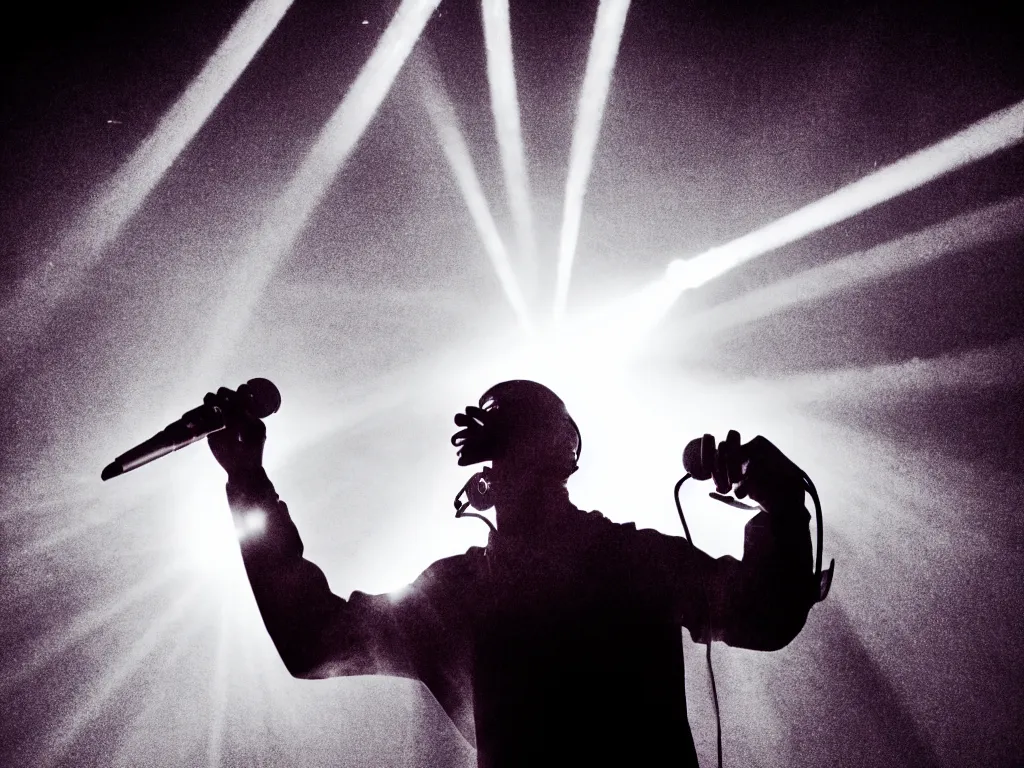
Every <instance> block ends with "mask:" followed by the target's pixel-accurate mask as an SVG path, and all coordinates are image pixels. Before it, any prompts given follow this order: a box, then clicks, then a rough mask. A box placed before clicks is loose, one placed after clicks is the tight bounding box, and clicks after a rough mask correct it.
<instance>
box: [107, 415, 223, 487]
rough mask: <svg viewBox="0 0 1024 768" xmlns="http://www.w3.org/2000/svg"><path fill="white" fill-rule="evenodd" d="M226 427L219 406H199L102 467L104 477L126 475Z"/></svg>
mask: <svg viewBox="0 0 1024 768" xmlns="http://www.w3.org/2000/svg"><path fill="white" fill-rule="evenodd" d="M221 429H224V417H223V416H222V415H221V413H220V409H219V408H215V409H213V412H212V413H211V409H210V407H209V406H205V405H204V406H200V407H199V408H194V409H192V410H191V411H189V412H188V413H186V414H184V415H183V416H182V417H181V418H180V419H179V420H178V421H176V422H174V423H173V424H171V425H169V426H167V427H166V428H164V429H162V430H160V431H159V432H157V433H156V434H155V435H153V437H151V438H149V439H148V440H146V441H145V442H142V443H139V444H138V445H137V446H135V447H134V448H132V449H131V450H128V451H125V452H124V453H122V454H121V455H120V456H118V457H117V458H116V459H114V460H113V461H112V462H111V463H110V464H108V465H107V466H106V467H104V469H103V473H102V474H101V475H100V479H101V480H109V479H110V478H112V477H117V476H118V475H123V474H124V473H125V472H130V471H132V470H133V469H137V468H138V467H141V466H142V465H143V464H148V463H149V462H151V461H154V460H156V459H159V458H160V457H161V456H166V455H167V454H168V453H173V452H174V451H177V450H180V449H182V448H184V447H185V446H187V445H192V443H195V442H198V441H199V440H202V439H203V438H204V437H206V436H208V435H211V434H213V433H214V432H217V431H219V430H221Z"/></svg>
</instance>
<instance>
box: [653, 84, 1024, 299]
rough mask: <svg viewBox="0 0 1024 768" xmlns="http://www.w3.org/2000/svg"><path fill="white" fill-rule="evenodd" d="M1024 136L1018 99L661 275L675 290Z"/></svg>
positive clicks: (702, 281) (678, 262) (675, 264)
mask: <svg viewBox="0 0 1024 768" xmlns="http://www.w3.org/2000/svg"><path fill="white" fill-rule="evenodd" d="M1022 139H1024V101H1021V102H1018V103H1016V104H1013V105H1011V106H1009V107H1006V108H1005V109H1002V110H999V111H998V112H995V113H993V114H991V115H989V116H988V117H986V118H984V119H983V120H979V121H978V122H976V123H974V124H972V125H970V126H968V127H967V128H965V129H963V130H962V131H959V132H958V133H955V134H953V135H952V136H950V137H948V138H946V139H944V140H943V141H940V142H939V143H938V144H933V145H932V146H930V147H927V148H926V149H922V150H919V151H917V152H915V153H913V154H911V155H907V156H906V157H904V158H902V159H901V160H897V161H896V162H895V163H893V164H892V165H889V166H886V167H885V168H882V169H881V170H878V171H875V172H874V173H872V174H870V175H868V176H865V177H864V178H863V179H860V180H859V181H855V182H854V183H853V184H849V185H847V186H845V187H843V188H842V189H838V190H836V191H835V192H833V193H832V194H830V195H827V196H825V197H823V198H821V199H820V200H817V201H816V202H813V203H811V204H810V205H805V206H804V207H803V208H800V209H799V210H796V211H794V212H793V213H790V214H788V215H786V216H783V217H782V218H781V219H777V220H776V221H773V222H772V223H771V224H768V225H767V226H764V227H761V229H758V230H755V231H754V232H751V233H749V234H747V235H744V236H743V237H740V238H737V239H736V240H733V241H731V242H729V243H726V244H725V245H721V246H717V247H715V248H711V249H710V250H708V251H705V252H704V253H701V254H699V255H698V256H695V257H693V258H691V259H685V260H684V259H676V260H675V261H673V262H672V263H671V264H669V266H668V271H667V273H666V275H665V278H664V279H665V281H666V282H667V283H668V284H669V285H671V286H672V287H673V289H674V291H675V294H676V295H677V296H678V294H679V293H682V292H683V291H685V290H687V289H689V288H696V287H698V286H701V285H704V284H705V283H707V282H708V281H710V280H713V279H715V278H716V277H719V276H721V275H723V274H725V273H726V272H728V271H729V270H731V269H734V268H735V267H738V266H739V265H741V264H743V263H745V262H747V261H750V260H751V259H753V258H756V257H757V256H761V255H763V254H765V253H768V252H770V251H774V250H776V249H777V248H781V247H782V246H784V245H788V244H789V243H792V242H795V241H797V240H799V239H801V238H803V237H806V236H807V235H810V234H813V233H815V232H817V231H819V230H822V229H824V228H825V227H828V226H831V225H832V224H836V223H838V222H840V221H844V220H846V219H848V218H850V217H851V216H855V215H856V214H858V213H861V212H863V211H866V210H867V209H869V208H872V207H874V206H876V205H878V204H880V203H884V202H886V201H887V200H891V199H892V198H894V197H896V196H897V195H901V194H903V193H904V192H909V191H910V190H912V189H916V188H917V187H920V186H921V185H923V184H926V183H928V182H929V181H932V180H933V179H936V178H938V177H940V176H943V175H945V174H947V173H949V172H951V171H954V170H956V169H957V168H960V167H962V166H964V165H967V164H968V163H972V162H974V161H975V160H981V159H982V158H985V157H988V156H989V155H992V154H994V153H995V152H999V151H1000V150H1003V149H1007V148H1008V147H1012V146H1013V145H1014V144H1017V143H1018V142H1020V141H1021V140H1022Z"/></svg>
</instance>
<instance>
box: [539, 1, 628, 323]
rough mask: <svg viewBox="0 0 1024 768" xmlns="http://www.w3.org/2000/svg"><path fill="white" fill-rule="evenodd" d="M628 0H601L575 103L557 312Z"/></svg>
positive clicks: (561, 307) (561, 311)
mask: <svg viewBox="0 0 1024 768" xmlns="http://www.w3.org/2000/svg"><path fill="white" fill-rule="evenodd" d="M628 10H629V0H601V4H600V6H599V7H598V9H597V20H596V21H595V22H594V34H593V36H592V37H591V39H590V53H589V54H588V56H587V69H586V73H585V74H584V76H583V87H582V89H581V90H580V100H579V104H578V105H577V107H576V124H575V126H574V127H573V134H572V145H571V148H570V150H569V175H568V177H567V178H566V181H565V203H564V208H563V211H562V232H561V236H560V237H559V241H558V273H557V278H556V283H555V318H556V319H559V318H561V317H562V315H563V314H564V313H565V303H566V299H567V297H568V295H569V278H570V276H571V274H572V264H573V259H574V258H575V255H576V243H577V241H578V240H579V233H580V219H581V217H582V215H583V196H584V195H585V194H586V191H587V180H588V179H589V178H590V168H591V166H592V165H593V161H594V151H595V149H596V148H597V139H598V137H599V135H600V133H601V119H602V117H603V115H604V105H605V102H606V101H607V99H608V90H609V88H610V87H611V83H612V72H613V70H614V69H615V59H616V58H617V57H618V53H619V41H620V40H621V39H622V30H623V29H624V28H625V26H626V13H627V11H628Z"/></svg>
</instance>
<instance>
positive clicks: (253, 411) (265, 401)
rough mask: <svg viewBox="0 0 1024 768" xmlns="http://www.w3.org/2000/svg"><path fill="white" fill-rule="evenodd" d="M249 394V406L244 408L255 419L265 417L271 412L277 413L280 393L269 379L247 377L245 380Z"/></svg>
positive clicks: (279, 404) (279, 405)
mask: <svg viewBox="0 0 1024 768" xmlns="http://www.w3.org/2000/svg"><path fill="white" fill-rule="evenodd" d="M245 386H246V387H247V388H248V394H249V407H248V408H247V409H246V410H247V411H248V413H249V415H250V416H253V417H255V418H257V419H265V418H267V416H269V415H270V414H272V413H277V409H278V408H280V407H281V393H280V392H279V391H278V389H277V387H275V386H274V384H273V382H271V381H270V380H269V379H249V380H248V381H247V382H245Z"/></svg>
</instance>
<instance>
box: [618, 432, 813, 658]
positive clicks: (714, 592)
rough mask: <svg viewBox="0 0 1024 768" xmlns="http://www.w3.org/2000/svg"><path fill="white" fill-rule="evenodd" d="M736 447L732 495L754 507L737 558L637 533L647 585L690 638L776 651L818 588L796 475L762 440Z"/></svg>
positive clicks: (803, 616)
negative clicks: (738, 476) (739, 467)
mask: <svg viewBox="0 0 1024 768" xmlns="http://www.w3.org/2000/svg"><path fill="white" fill-rule="evenodd" d="M744 448H745V449H746V450H747V452H748V454H747V455H748V459H749V460H748V461H746V462H745V463H744V472H743V480H742V482H740V483H739V484H738V485H737V486H736V488H735V491H736V493H737V495H740V496H743V497H747V496H749V497H750V498H751V499H753V500H754V501H755V502H757V504H758V505H759V506H760V508H761V511H760V512H758V513H757V514H756V515H755V516H754V517H753V518H752V519H751V520H750V521H749V522H748V523H747V526H746V529H745V531H744V549H743V559H742V560H737V559H736V558H734V557H732V556H726V557H719V558H712V557H711V556H710V555H708V554H707V553H705V552H703V551H701V550H700V549H698V548H697V547H696V546H694V545H693V544H692V543H690V542H689V541H687V540H686V539H683V538H681V537H675V536H665V535H664V534H661V533H657V532H655V531H647V530H645V531H638V532H637V536H638V537H639V539H638V541H639V542H640V546H639V549H638V553H639V554H641V556H642V558H643V559H644V560H645V561H646V564H645V565H644V566H643V568H642V570H643V571H644V572H645V573H646V578H647V579H649V580H650V586H652V587H653V588H654V589H655V590H658V591H661V592H662V593H663V596H664V597H665V598H666V599H667V600H668V601H669V604H670V605H671V606H672V610H673V612H674V615H676V616H677V617H679V619H680V620H681V622H682V624H683V626H685V627H686V628H687V629H688V630H689V631H690V635H691V636H692V637H693V639H694V641H696V642H700V643H704V642H707V640H708V639H709V638H710V639H712V640H719V641H722V642H725V643H727V644H729V645H731V646H734V647H737V648H750V649H753V650H762V651H772V650H778V649H779V648H782V647H784V646H786V645H787V644H789V643H790V642H791V641H792V640H793V638H795V637H796V636H797V634H799V632H800V630H801V629H802V628H803V626H804V623H805V622H806V620H807V614H808V612H809V611H810V609H811V606H812V605H813V604H814V602H815V600H816V596H817V590H818V585H817V583H816V581H815V577H814V573H813V553H812V549H811V537H810V530H809V526H808V522H809V520H810V515H809V514H808V512H807V510H806V509H805V507H804V493H805V488H806V486H805V485H804V480H803V474H802V472H801V471H800V470H799V469H798V468H797V467H796V466H795V465H794V464H793V463H792V462H791V461H789V459H787V458H786V457H785V455H783V454H782V452H781V451H779V450H778V448H776V447H775V446H774V445H772V444H771V443H770V442H768V441H767V440H765V439H764V438H762V437H757V438H754V440H752V441H751V442H750V443H749V444H748V445H747V446H744Z"/></svg>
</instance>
